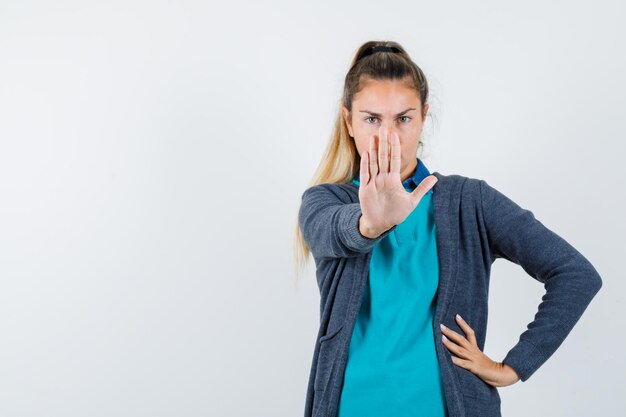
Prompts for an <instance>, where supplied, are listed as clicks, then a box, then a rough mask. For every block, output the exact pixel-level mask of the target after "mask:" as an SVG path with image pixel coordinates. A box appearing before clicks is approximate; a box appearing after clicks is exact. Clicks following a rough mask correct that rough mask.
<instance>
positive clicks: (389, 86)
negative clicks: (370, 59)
mask: <svg viewBox="0 0 626 417" xmlns="http://www.w3.org/2000/svg"><path fill="white" fill-rule="evenodd" d="M360 87H361V89H360V90H359V92H358V93H357V94H356V95H355V96H354V101H353V106H354V105H356V106H358V107H359V109H357V110H360V109H362V108H367V109H368V110H373V111H376V110H374V108H376V109H378V110H381V111H385V110H388V111H389V112H395V111H396V110H397V109H398V108H402V110H403V109H404V108H406V107H407V106H413V107H416V106H419V103H420V98H419V96H418V94H417V91H415V89H414V88H413V86H412V85H411V83H410V82H407V81H401V80H384V81H381V80H371V79H369V80H363V81H361V85H360Z"/></svg>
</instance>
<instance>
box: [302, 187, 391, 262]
mask: <svg viewBox="0 0 626 417" xmlns="http://www.w3.org/2000/svg"><path fill="white" fill-rule="evenodd" d="M336 191H337V190H334V189H333V188H332V185H330V184H318V185H315V186H312V187H309V188H307V189H306V190H305V191H304V193H303V194H302V202H301V204H300V210H299V213H298V223H299V225H300V230H301V231H302V236H303V237H304V240H305V242H306V244H307V245H308V246H309V249H310V250H311V253H312V254H313V255H314V256H315V257H317V258H348V257H354V256H359V255H362V254H363V253H366V252H368V251H370V250H371V249H372V247H373V246H374V245H375V244H376V242H378V241H379V240H381V239H382V238H384V237H385V236H387V235H388V234H389V233H391V231H392V230H393V229H395V227H396V226H393V227H392V228H390V229H388V230H386V231H385V232H384V233H382V234H381V235H380V236H378V237H376V238H369V237H366V236H363V235H362V234H361V232H360V231H359V218H360V217H361V214H362V212H361V205H360V204H359V203H351V202H344V201H342V199H341V198H340V197H339V196H338V194H337V193H336Z"/></svg>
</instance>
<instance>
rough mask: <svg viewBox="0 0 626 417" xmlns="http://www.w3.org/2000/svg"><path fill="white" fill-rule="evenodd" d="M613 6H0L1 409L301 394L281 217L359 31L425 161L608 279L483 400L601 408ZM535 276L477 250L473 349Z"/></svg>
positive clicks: (613, 159) (297, 312)
mask: <svg viewBox="0 0 626 417" xmlns="http://www.w3.org/2000/svg"><path fill="white" fill-rule="evenodd" d="M624 12H625V9H624V5H623V2H619V1H593V2H592V1H585V2H581V1H552V2H545V1H542V2H539V1H525V2H515V3H513V2H502V1H483V2H466V1H457V2H414V1H411V2H408V1H407V2H395V3H394V2H391V3H390V2H386V3H382V2H367V1H362V0H361V1H350V2H329V1H315V2H308V3H303V4H297V3H296V2H287V1H285V2H258V1H257V2H253V1H249V2H246V3H243V2H234V1H233V2H228V3H212V2H201V1H196V2H190V1H180V0H178V1H147V0H146V1H129V0H125V1H102V2H85V1H56V2H43V1H40V2H29V1H23V0H21V1H1V2H0V415H2V416H5V417H13V416H15V417H17V416H63V417H73V416H77V417H78V416H81V417H83V416H90V417H92V416H150V417H157V416H289V417H291V416H298V415H302V412H303V409H304V399H305V391H306V386H307V381H308V373H309V370H310V365H311V359H312V354H313V348H314V342H315V336H316V333H317V326H318V324H319V321H318V320H319V304H318V302H319V293H318V289H317V286H316V284H315V279H314V270H313V266H314V264H313V262H312V261H311V262H310V263H309V266H308V269H307V270H305V271H304V273H303V275H302V277H301V280H300V281H298V282H297V283H296V280H295V276H294V273H293V265H292V251H293V240H292V239H293V228H294V225H295V221H296V214H297V209H298V207H299V202H300V196H301V193H302V192H303V191H304V189H305V187H306V185H307V183H308V182H309V180H310V179H311V176H312V175H313V171H314V169H315V168H316V167H317V164H318V162H319V160H320V158H321V155H322V151H323V149H324V147H325V146H326V143H327V141H328V138H329V135H330V131H331V127H332V123H333V121H334V118H335V115H336V111H337V110H338V104H339V98H340V96H341V88H342V86H343V77H344V76H345V73H346V71H347V70H348V67H349V64H350V61H351V59H352V56H353V54H354V53H355V52H356V49H357V48H358V46H359V45H361V44H362V43H363V42H365V41H368V40H394V41H397V42H400V43H401V44H402V45H403V46H404V47H405V48H406V49H407V51H408V52H409V53H410V54H411V56H412V57H413V59H414V60H415V62H416V63H417V64H418V65H419V66H420V67H421V68H422V69H423V70H424V72H425V73H426V76H427V78H428V81H429V82H430V86H431V112H432V114H431V116H432V117H431V118H429V119H428V120H427V124H426V128H425V129H426V131H425V133H426V139H425V141H426V142H427V148H426V151H427V152H426V154H425V155H424V158H423V160H424V162H425V164H426V165H427V167H428V168H429V169H430V170H431V172H432V171H439V172H441V173H443V174H460V175H464V176H468V177H475V178H482V179H485V180H486V181H487V182H488V183H489V184H491V185H492V186H494V187H495V188H497V189H498V190H500V191H501V192H503V193H504V194H506V195H507V196H509V197H510V198H512V199H513V200H514V201H516V202H517V203H518V204H520V205H522V206H523V207H526V208H529V209H531V210H532V211H533V213H534V214H535V216H536V217H537V218H538V219H539V220H541V221H542V222H543V223H544V224H545V225H546V226H548V227H549V228H550V229H552V230H553V231H555V232H556V233H558V234H559V235H561V236H562V237H564V238H565V239H566V240H567V241H568V242H570V243H571V244H572V245H573V246H574V247H576V248H577V249H578V250H579V251H581V253H583V254H584V255H585V256H586V257H587V258H588V259H589V260H590V261H591V262H592V264H593V265H594V266H595V267H596V268H597V270H598V271H599V272H600V274H601V276H602V278H603V287H602V289H601V290H600V292H599V293H598V295H597V296H596V298H595V299H594V300H593V301H592V303H591V304H590V306H589V308H588V309H587V310H586V312H585V314H584V315H583V317H582V318H581V320H580V321H579V322H578V323H577V325H576V326H575V328H574V330H573V331H572V332H571V333H570V335H569V337H568V338H567V339H566V340H565V342H564V344H563V345H562V346H561V348H560V349H559V350H558V351H557V352H556V353H555V355H554V356H552V357H551V358H550V359H549V360H548V361H547V362H546V363H545V364H544V365H543V366H542V367H541V368H540V369H539V370H538V371H537V372H536V373H535V374H534V375H533V376H531V378H530V379H529V380H528V381H526V382H521V381H520V382H518V383H516V384H514V385H512V386H509V387H504V388H500V389H499V391H500V394H501V397H502V411H503V415H506V416H508V417H515V416H528V415H541V416H552V417H557V416H590V415H598V416H600V415H601V416H617V415H621V413H623V407H622V405H621V401H622V397H623V391H622V389H623V376H624V374H625V372H626V367H625V364H624V355H623V346H624V344H625V342H626V340H625V336H624V331H623V329H624V325H623V324H624V321H623V316H624V313H625V309H624V293H625V291H626V285H625V284H624V281H625V280H624V273H623V262H624V259H625V257H626V253H625V245H624V234H625V233H626V221H625V220H624V206H625V204H624V203H625V197H624V184H625V181H624V180H625V179H626V175H625V174H624V166H623V161H624V157H625V150H626V146H625V145H624V141H626V124H625V122H626V118H625V117H624V114H623V113H624V110H625V109H626V106H625V104H626V100H625V97H626V82H625V81H624V74H625V73H626V55H625V53H624V51H625V50H626V46H625V43H626V42H625V39H626V33H625V32H626V30H625V29H624V25H623V21H624V15H625V13H624ZM543 291H544V290H543V286H542V285H541V284H540V283H538V282H537V281H535V280H533V279H532V278H531V277H530V276H529V275H527V274H526V273H525V272H524V271H523V270H522V269H521V267H519V266H517V265H515V264H512V263H509V262H507V261H505V260H499V261H497V262H496V263H495V264H494V267H493V270H492V284H491V289H490V304H489V308H490V310H489V313H490V315H489V329H488V337H487V342H486V346H485V353H486V354H487V355H489V356H490V357H491V358H492V359H494V360H501V359H502V358H503V357H504V355H505V354H506V352H507V351H508V350H509V349H510V348H511V347H513V345H514V344H515V343H516V342H517V339H518V336H519V334H520V333H521V332H522V331H524V330H525V329H526V324H527V323H529V322H530V321H531V320H532V319H533V317H534V313H535V312H536V309H537V305H538V304H539V302H540V301H541V296H542V295H543ZM620 387H621V388H620Z"/></svg>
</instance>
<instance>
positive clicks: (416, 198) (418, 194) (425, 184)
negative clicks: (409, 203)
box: [411, 175, 439, 207]
mask: <svg viewBox="0 0 626 417" xmlns="http://www.w3.org/2000/svg"><path fill="white" fill-rule="evenodd" d="M437 181H439V180H438V179H437V177H435V176H434V175H429V176H427V177H426V178H424V179H423V180H422V181H421V182H420V183H419V185H418V186H417V187H416V188H415V190H413V191H412V192H411V198H412V199H413V203H414V205H413V207H417V205H418V204H419V202H420V200H421V199H422V197H424V196H425V195H426V193H427V192H428V191H429V190H430V189H431V188H432V187H433V186H434V185H435V184H436V183H437Z"/></svg>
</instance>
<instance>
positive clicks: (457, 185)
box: [433, 171, 485, 201]
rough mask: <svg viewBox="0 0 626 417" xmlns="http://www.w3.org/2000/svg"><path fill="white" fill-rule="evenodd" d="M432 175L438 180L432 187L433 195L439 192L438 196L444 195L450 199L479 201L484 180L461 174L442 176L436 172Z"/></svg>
mask: <svg viewBox="0 0 626 417" xmlns="http://www.w3.org/2000/svg"><path fill="white" fill-rule="evenodd" d="M433 175H435V176H436V177H437V180H438V181H437V183H436V184H435V185H434V187H433V189H434V191H435V193H437V191H438V190H439V191H440V194H445V195H447V196H449V197H451V198H453V197H457V198H461V199H464V200H465V199H474V200H478V201H479V200H480V197H481V189H482V187H483V183H484V182H485V181H484V180H482V179H480V178H474V177H468V176H465V175H461V174H447V175H444V174H441V173H440V172H437V171H435V172H433Z"/></svg>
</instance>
